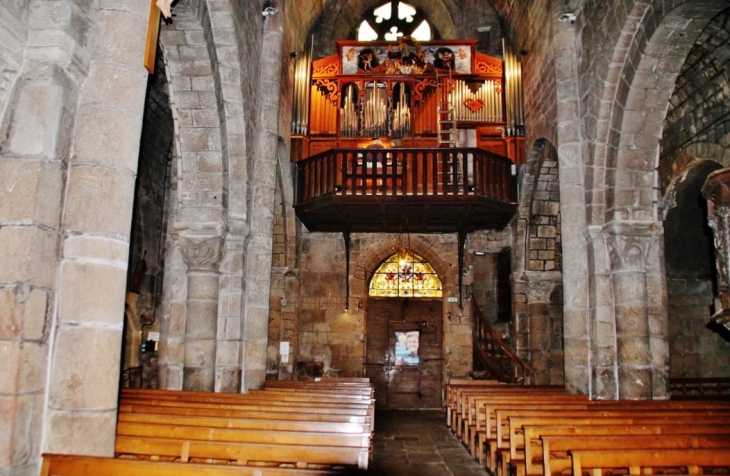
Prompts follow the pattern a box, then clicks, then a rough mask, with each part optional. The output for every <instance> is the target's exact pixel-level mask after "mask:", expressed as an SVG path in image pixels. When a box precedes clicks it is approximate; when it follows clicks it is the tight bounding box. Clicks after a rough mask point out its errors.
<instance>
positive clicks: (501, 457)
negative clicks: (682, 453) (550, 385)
mask: <svg viewBox="0 0 730 476" xmlns="http://www.w3.org/2000/svg"><path fill="white" fill-rule="evenodd" d="M601 413H604V412H601ZM718 421H720V422H725V424H727V423H730V419H728V418H725V419H718V417H717V416H706V415H705V416H702V415H692V414H691V413H689V412H688V413H684V414H674V413H671V412H664V413H662V412H655V413H654V414H648V413H646V412H640V411H639V412H636V413H630V412H623V413H621V412H615V414H614V415H608V414H603V415H585V414H584V415H569V414H557V415H555V414H554V415H543V416H541V417H539V416H531V417H530V416H522V417H514V418H510V421H509V425H510V430H509V431H510V439H509V441H508V442H504V441H503V442H502V444H501V445H500V446H498V447H497V448H495V451H494V453H493V455H492V458H493V460H492V461H494V462H495V463H494V465H493V466H494V467H495V472H498V473H499V474H506V473H507V465H508V464H511V465H513V466H514V467H515V470H516V471H520V467H521V466H522V465H524V466H525V472H533V468H531V467H530V468H527V461H528V460H529V461H531V462H532V461H534V460H535V454H536V453H538V452H540V451H541V450H540V448H541V443H539V442H538V441H536V440H535V439H534V435H530V436H529V438H530V439H529V440H525V439H526V438H528V436H527V435H523V434H522V433H521V432H522V431H523V429H524V428H525V427H531V426H566V427H574V428H576V427H586V428H591V427H594V426H595V427H599V426H621V427H625V428H628V427H633V426H647V427H652V426H653V427H665V426H672V425H674V426H690V425H710V424H713V423H717V422H718ZM517 428H519V429H520V430H519V431H517V430H516V429H517ZM585 431H586V432H587V433H588V434H589V432H590V431H591V430H585ZM657 431H659V430H657ZM627 433H629V434H630V431H627ZM675 433H676V432H675ZM518 435H519V436H520V437H519V438H518ZM524 441H528V444H524ZM498 444H499V443H498V442H495V445H498ZM491 450H492V447H490V451H491Z"/></svg>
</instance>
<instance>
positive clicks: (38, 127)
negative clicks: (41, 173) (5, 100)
mask: <svg viewBox="0 0 730 476" xmlns="http://www.w3.org/2000/svg"><path fill="white" fill-rule="evenodd" d="M63 99H64V97H63V90H62V88H61V86H60V85H58V84H56V83H55V82H52V81H37V82H25V83H21V84H20V85H19V93H18V102H17V107H16V108H15V109H14V117H13V127H12V128H11V129H10V137H9V140H8V146H9V151H10V152H12V153H15V154H18V155H35V156H45V157H47V158H53V157H55V155H56V154H55V149H56V143H57V140H58V134H59V126H60V121H61V114H62V108H61V105H62V102H63ZM39 138H40V139H41V140H39Z"/></svg>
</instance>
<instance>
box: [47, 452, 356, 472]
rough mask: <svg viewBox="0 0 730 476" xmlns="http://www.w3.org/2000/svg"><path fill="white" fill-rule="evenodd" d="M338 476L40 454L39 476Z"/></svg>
mask: <svg viewBox="0 0 730 476" xmlns="http://www.w3.org/2000/svg"><path fill="white" fill-rule="evenodd" d="M200 475H206V476H330V475H332V476H341V475H342V472H341V471H336V470H324V469H294V468H291V469H290V468H265V467H253V466H249V467H246V466H228V465H222V464H221V465H217V464H197V463H180V462H165V461H149V460H138V459H126V458H104V457H99V456H77V455H56V454H44V455H43V466H42V467H41V473H40V476H200Z"/></svg>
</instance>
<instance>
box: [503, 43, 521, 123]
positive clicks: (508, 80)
mask: <svg viewBox="0 0 730 476" xmlns="http://www.w3.org/2000/svg"><path fill="white" fill-rule="evenodd" d="M502 49H503V57H504V83H505V84H504V94H505V109H506V110H505V122H506V130H505V135H507V136H513V135H522V134H523V133H524V128H525V118H524V114H525V109H524V102H523V99H522V96H523V94H522V65H521V64H520V61H519V57H518V55H517V54H515V52H514V50H513V49H512V48H511V47H510V46H509V45H508V44H507V41H506V40H502Z"/></svg>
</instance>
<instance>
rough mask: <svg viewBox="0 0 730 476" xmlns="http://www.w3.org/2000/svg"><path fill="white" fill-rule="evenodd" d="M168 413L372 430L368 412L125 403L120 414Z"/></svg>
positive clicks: (121, 405)
mask: <svg viewBox="0 0 730 476" xmlns="http://www.w3.org/2000/svg"><path fill="white" fill-rule="evenodd" d="M160 412H164V413H166V414H168V415H181V416H202V417H218V418H259V419H267V420H287V421H291V420H294V421H330V422H342V423H367V424H370V425H371V426H372V421H373V419H372V417H371V416H370V415H369V414H367V412H359V413H361V414H359V415H353V414H348V413H327V412H321V411H317V412H309V411H307V410H306V409H301V408H297V411H289V410H288V409H287V408H283V409H282V408H281V407H274V408H271V407H268V408H267V407H265V406H254V407H253V408H251V407H245V408H233V409H231V408H217V407H215V406H212V407H210V406H205V407H195V406H194V407H191V406H178V407H176V406H164V407H160V406H148V405H145V404H143V403H138V404H130V403H122V404H120V405H119V413H120V414H121V413H140V414H143V413H149V414H157V413H160Z"/></svg>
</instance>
